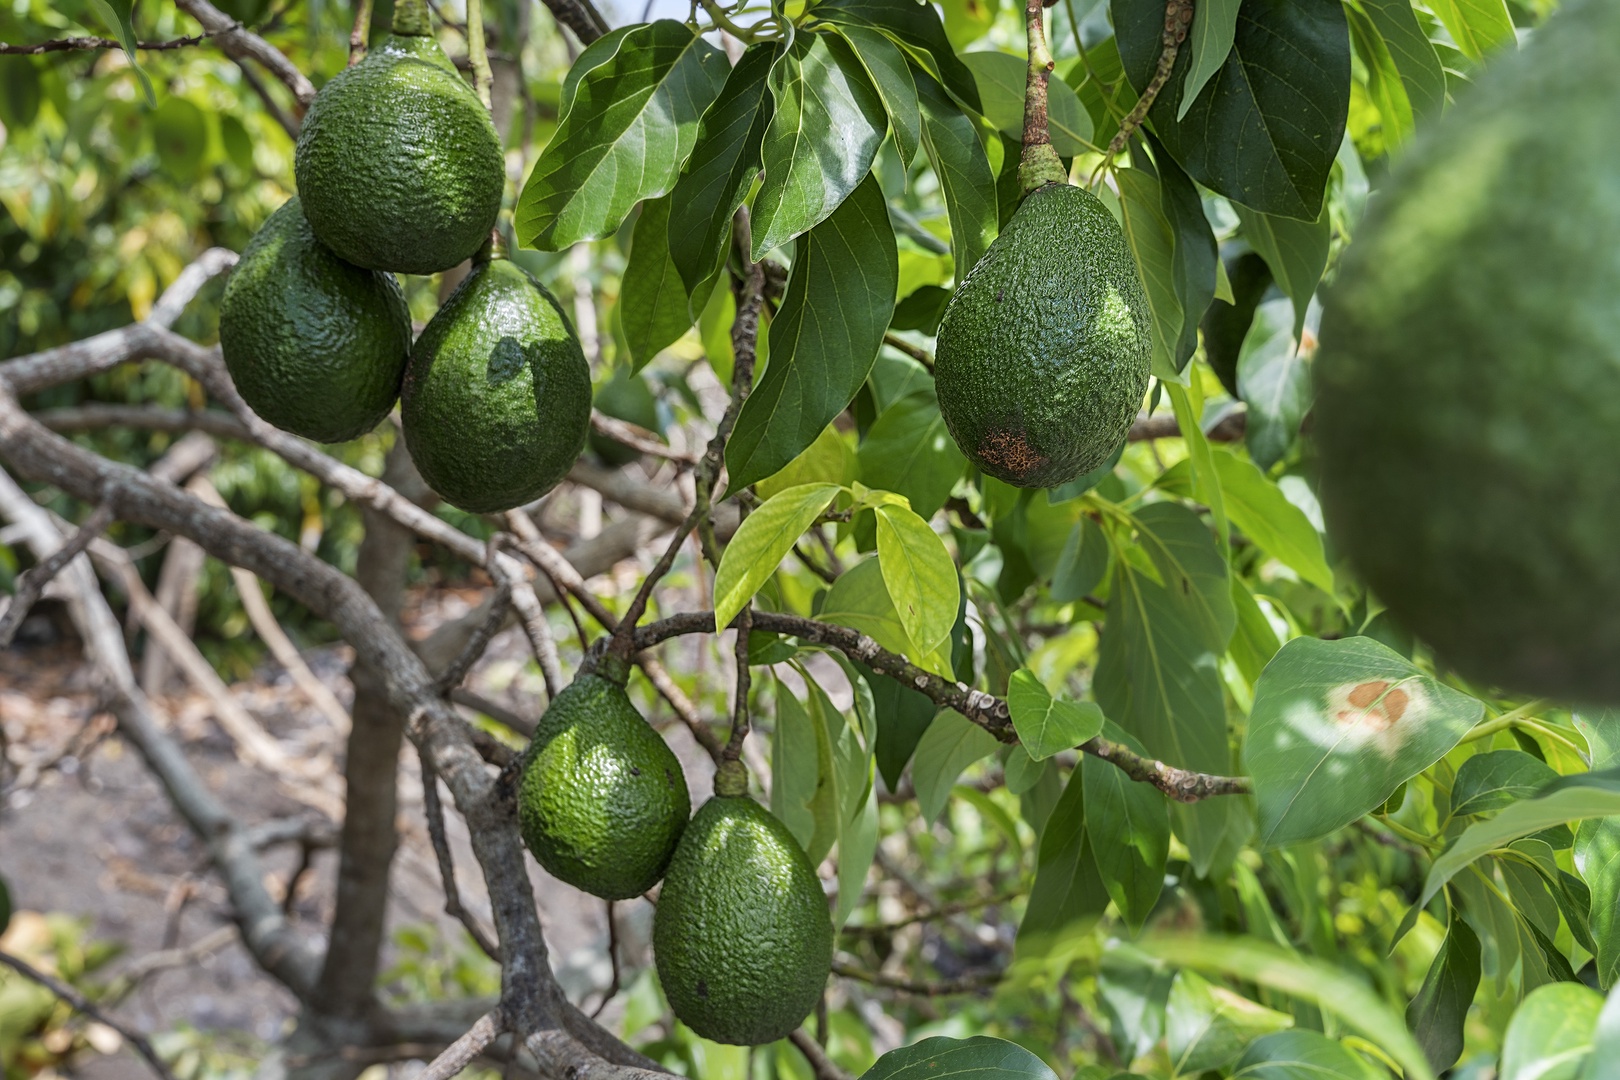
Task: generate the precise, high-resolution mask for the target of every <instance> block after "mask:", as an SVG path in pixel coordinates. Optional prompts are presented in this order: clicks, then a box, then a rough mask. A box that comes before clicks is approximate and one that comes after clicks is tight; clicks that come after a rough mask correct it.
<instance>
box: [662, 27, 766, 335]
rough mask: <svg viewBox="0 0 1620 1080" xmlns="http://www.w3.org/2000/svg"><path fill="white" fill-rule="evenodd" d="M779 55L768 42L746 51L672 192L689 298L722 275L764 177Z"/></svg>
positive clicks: (672, 238)
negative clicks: (763, 152) (735, 222)
mask: <svg viewBox="0 0 1620 1080" xmlns="http://www.w3.org/2000/svg"><path fill="white" fill-rule="evenodd" d="M781 51H782V50H781V46H779V45H777V44H776V43H775V42H764V43H761V44H758V45H751V46H749V47H748V48H747V49H746V50H745V51H744V52H743V55H742V59H741V60H739V61H737V66H736V67H734V68H732V69H731V74H730V75H729V76H727V78H726V85H725V86H724V88H722V89H721V91H720V95H719V96H718V97H717V98H715V99H714V103H713V104H712V105H710V106H709V107H708V109H707V110H706V111H705V112H704V113H703V119H702V121H701V122H700V123H699V125H698V134H697V140H696V143H695V144H694V145H693V147H692V157H691V160H690V161H688V162H687V165H686V170H685V171H684V172H683V173H682V174H681V178H680V179H679V180H678V181H676V183H675V188H674V190H673V191H672V192H671V194H670V213H669V250H670V255H671V257H672V259H673V261H674V263H675V268H676V270H678V271H679V272H680V275H681V280H682V281H683V282H684V283H685V285H686V289H687V292H688V293H691V292H693V291H694V290H696V289H697V287H698V285H699V284H700V283H701V282H703V281H705V280H706V279H708V278H709V277H711V276H712V275H713V274H715V273H716V272H717V271H718V270H719V269H720V266H721V265H722V263H723V262H724V260H725V255H726V248H727V246H728V245H729V244H730V242H731V218H732V215H733V214H735V213H736V212H737V207H739V206H741V205H742V203H743V200H744V199H745V198H747V197H748V188H749V185H751V184H752V183H753V181H754V176H755V174H757V173H758V172H759V166H760V156H759V155H760V144H761V142H762V141H763V140H764V138H765V128H766V125H768V124H769V123H770V122H771V114H772V113H773V112H774V111H775V107H776V106H775V102H774V101H773V100H772V98H771V95H770V93H769V92H768V90H767V88H766V76H768V75H769V74H770V72H771V67H772V65H773V64H775V63H776V59H777V57H778V56H779V55H780V54H781ZM694 306H695V305H694Z"/></svg>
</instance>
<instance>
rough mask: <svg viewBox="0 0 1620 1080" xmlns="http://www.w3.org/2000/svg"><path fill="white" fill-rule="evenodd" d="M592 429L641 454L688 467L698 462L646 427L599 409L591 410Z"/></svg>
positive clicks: (692, 456)
mask: <svg viewBox="0 0 1620 1080" xmlns="http://www.w3.org/2000/svg"><path fill="white" fill-rule="evenodd" d="M591 429H592V430H593V431H595V432H597V433H598V434H600V435H606V436H607V437H608V438H610V439H613V440H614V441H616V442H621V443H623V444H624V445H626V446H628V447H629V448H630V449H632V450H634V451H636V452H637V453H641V454H651V455H652V456H653V457H660V458H664V459H666V460H668V461H673V462H676V463H677V464H680V465H684V466H686V467H687V468H690V467H692V466H693V465H696V464H697V461H698V459H697V458H696V457H695V456H694V455H692V454H683V453H682V452H680V451H679V450H675V449H672V448H670V447H669V446H667V445H665V444H664V443H662V442H660V441H659V440H658V436H656V435H654V434H653V433H652V432H650V431H648V430H647V429H646V428H644V427H637V426H636V425H635V424H632V423H630V422H628V421H625V420H619V419H616V418H614V417H611V416H609V415H608V414H607V413H604V412H601V411H600V410H597V409H592V410H591Z"/></svg>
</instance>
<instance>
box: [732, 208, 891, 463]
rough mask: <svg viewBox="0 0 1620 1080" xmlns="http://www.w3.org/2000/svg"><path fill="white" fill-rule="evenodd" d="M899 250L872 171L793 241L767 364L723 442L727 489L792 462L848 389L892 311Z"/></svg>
mask: <svg viewBox="0 0 1620 1080" xmlns="http://www.w3.org/2000/svg"><path fill="white" fill-rule="evenodd" d="M897 259H898V256H897V253H896V247H895V241H894V230H893V229H892V228H891V227H890V225H889V212H888V207H887V205H886V204H885V202H884V199H883V189H882V188H881V187H880V186H879V185H878V182H877V180H876V178H874V177H870V176H868V177H867V179H866V180H865V181H863V182H862V184H861V186H860V187H858V188H857V189H856V190H855V192H854V193H853V194H852V195H851V196H850V197H849V198H848V199H846V200H845V201H844V203H843V205H842V206H840V207H839V208H838V211H837V212H836V213H834V214H833V215H832V216H831V217H830V218H828V219H827V220H826V221H824V222H822V223H821V224H820V225H818V226H817V227H816V228H814V229H812V230H811V231H810V232H809V233H808V234H806V235H805V236H804V237H803V238H802V239H801V240H800V241H799V243H798V245H797V248H796V252H795V255H794V259H793V270H792V273H791V274H790V275H789V277H788V284H787V292H786V294H785V295H784V296H783V298H782V307H781V309H780V310H779V311H778V312H777V315H776V318H775V319H774V320H772V322H771V329H770V347H771V363H770V366H769V367H767V368H766V369H765V377H764V378H763V379H761V380H760V383H759V385H758V386H756V387H755V388H754V392H753V393H752V394H750V395H749V396H748V400H747V401H745V402H744V403H743V408H742V412H741V413H740V414H739V415H738V417H737V427H736V430H735V431H734V432H733V433H732V437H731V441H730V442H729V443H728V444H727V446H726V467H727V469H728V470H729V472H730V474H731V481H730V484H731V488H732V490H736V489H739V488H742V487H746V486H747V485H749V484H751V483H753V482H754V481H756V480H760V479H763V478H764V477H767V476H769V475H771V474H772V473H774V472H775V471H776V470H777V469H780V468H781V467H782V466H784V465H786V464H787V463H788V462H789V461H792V460H793V459H794V458H795V457H797V456H798V454H799V452H800V451H802V450H803V449H804V448H805V447H807V446H809V445H810V444H811V443H812V442H814V441H815V439H816V436H818V435H820V434H821V430H822V429H823V428H824V427H826V426H827V425H828V424H829V423H830V422H831V421H832V418H833V417H835V416H837V415H838V414H839V413H841V412H843V411H844V408H845V407H846V406H847V405H848V404H849V403H850V401H851V400H852V399H853V398H854V397H855V394H856V392H857V391H859V390H860V388H861V383H863V382H865V381H866V375H867V373H868V372H869V371H871V370H872V361H873V360H874V359H875V358H876V357H877V354H878V349H879V348H880V347H881V346H882V344H883V335H884V333H885V331H887V329H888V326H889V315H890V313H891V312H892V311H893V310H894V297H895V289H896V286H897V285H898V282H899V264H898V261H897ZM832 312H836V313H837V316H838V317H837V318H829V317H828V315H829V313H832Z"/></svg>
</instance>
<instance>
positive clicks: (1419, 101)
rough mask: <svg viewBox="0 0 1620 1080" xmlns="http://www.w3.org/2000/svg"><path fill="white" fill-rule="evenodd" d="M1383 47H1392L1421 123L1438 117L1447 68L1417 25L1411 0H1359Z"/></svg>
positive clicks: (1443, 96) (1444, 100) (1444, 90)
mask: <svg viewBox="0 0 1620 1080" xmlns="http://www.w3.org/2000/svg"><path fill="white" fill-rule="evenodd" d="M1360 3H1361V7H1362V10H1364V11H1365V12H1366V13H1367V17H1368V18H1369V19H1371V20H1372V24H1373V26H1374V27H1375V28H1376V29H1377V31H1378V34H1379V36H1380V37H1381V38H1382V39H1383V42H1384V47H1385V48H1386V49H1388V50H1389V55H1390V57H1391V59H1393V60H1394V62H1395V67H1396V70H1398V71H1399V72H1400V74H1401V83H1402V84H1403V85H1404V86H1405V88H1406V99H1407V101H1408V102H1410V103H1411V108H1412V116H1413V118H1414V119H1415V120H1416V121H1417V122H1418V123H1419V124H1421V123H1423V122H1424V121H1425V120H1432V119H1437V118H1438V117H1439V116H1440V110H1441V109H1443V108H1444V107H1445V104H1446V71H1445V68H1444V67H1443V66H1442V65H1441V63H1440V57H1439V55H1438V54H1437V53H1436V52H1435V51H1434V44H1433V43H1432V42H1431V41H1429V36H1428V35H1427V34H1425V33H1424V32H1423V27H1422V26H1420V25H1418V20H1417V15H1416V14H1414V13H1413V11H1412V4H1411V2H1410V0H1360Z"/></svg>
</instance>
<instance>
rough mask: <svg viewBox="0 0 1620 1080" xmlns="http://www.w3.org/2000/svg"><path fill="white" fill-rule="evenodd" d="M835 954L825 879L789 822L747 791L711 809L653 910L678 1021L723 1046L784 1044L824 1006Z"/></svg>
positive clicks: (685, 840) (662, 977)
mask: <svg viewBox="0 0 1620 1080" xmlns="http://www.w3.org/2000/svg"><path fill="white" fill-rule="evenodd" d="M721 787H723V785H722V784H721V782H720V780H719V778H717V779H716V789H717V790H719V789H720V788H721ZM832 947H833V927H832V919H831V917H830V916H829V915H828V913H827V899H826V896H825V895H824V894H823V893H822V891H821V881H820V879H818V878H817V877H816V870H815V867H813V866H811V865H810V859H809V857H808V856H807V855H805V853H804V849H803V848H801V847H800V846H799V842H798V841H797V840H795V839H794V838H793V834H792V833H790V832H789V831H788V828H787V826H786V825H784V824H782V822H781V821H780V820H778V819H777V818H776V817H775V816H774V815H773V814H771V812H770V811H769V810H766V809H765V808H764V807H762V806H760V805H759V804H758V803H756V802H755V801H754V800H753V799H751V798H749V797H748V795H747V794H744V793H739V794H733V795H723V794H717V795H716V796H715V797H714V798H712V799H710V800H709V801H708V802H706V803H704V804H703V807H702V808H701V809H700V810H698V812H697V815H696V816H695V817H693V818H692V822H691V824H689V825H688V826H687V827H686V833H685V835H683V836H682V837H681V843H680V846H679V847H677V848H676V849H675V858H674V859H673V860H672V861H671V862H670V864H669V872H668V873H667V874H666V875H665V878H664V887H663V889H662V890H660V892H659V894H658V910H657V911H656V912H654V913H653V957H654V959H655V960H656V962H657V965H658V981H659V982H660V984H662V986H663V988H664V994H665V996H666V997H668V999H669V1004H670V1006H671V1007H672V1008H673V1009H674V1010H675V1015H676V1016H678V1017H680V1019H681V1020H682V1022H684V1023H685V1024H686V1025H687V1026H688V1027H690V1028H691V1029H692V1030H693V1031H695V1032H697V1033H698V1034H699V1035H701V1036H703V1037H704V1038H705V1039H712V1040H714V1041H715V1042H723V1043H733V1044H736V1045H742V1046H754V1045H758V1044H760V1043H768V1042H772V1041H774V1040H776V1039H780V1038H783V1037H784V1036H786V1035H788V1034H790V1033H791V1032H792V1031H793V1030H794V1029H795V1028H797V1027H798V1026H799V1024H800V1022H801V1021H803V1020H804V1018H805V1016H806V1015H808V1014H809V1012H810V1010H811V1009H813V1008H815V1006H816V1002H817V1001H819V1000H820V999H821V992H822V990H823V988H824V987H825V986H826V983H827V974H828V972H829V971H830V970H831V968H832Z"/></svg>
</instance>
